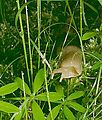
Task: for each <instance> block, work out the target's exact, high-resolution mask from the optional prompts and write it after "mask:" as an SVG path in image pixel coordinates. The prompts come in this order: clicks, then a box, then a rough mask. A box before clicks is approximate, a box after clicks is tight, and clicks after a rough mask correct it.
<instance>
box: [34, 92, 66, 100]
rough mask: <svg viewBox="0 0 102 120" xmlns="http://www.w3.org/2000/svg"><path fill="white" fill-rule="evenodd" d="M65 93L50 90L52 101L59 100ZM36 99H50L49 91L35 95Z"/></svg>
mask: <svg viewBox="0 0 102 120" xmlns="http://www.w3.org/2000/svg"><path fill="white" fill-rule="evenodd" d="M63 97H64V96H63V95H61V94H59V93H57V92H49V98H50V102H56V101H58V100H61V99H63ZM35 99H36V100H41V101H48V98H47V93H41V94H39V95H37V96H35Z"/></svg>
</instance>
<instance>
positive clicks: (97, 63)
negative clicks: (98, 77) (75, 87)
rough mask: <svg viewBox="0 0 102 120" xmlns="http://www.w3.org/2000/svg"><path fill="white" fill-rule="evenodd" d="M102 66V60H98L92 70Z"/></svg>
mask: <svg viewBox="0 0 102 120" xmlns="http://www.w3.org/2000/svg"><path fill="white" fill-rule="evenodd" d="M101 66H102V61H98V62H96V63H95V64H94V65H93V66H92V70H97V69H98V68H99V67H101Z"/></svg>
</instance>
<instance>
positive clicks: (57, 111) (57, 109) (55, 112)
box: [47, 105, 62, 120]
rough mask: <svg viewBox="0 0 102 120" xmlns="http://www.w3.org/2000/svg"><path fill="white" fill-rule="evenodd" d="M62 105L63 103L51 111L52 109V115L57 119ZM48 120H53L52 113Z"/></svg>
mask: <svg viewBox="0 0 102 120" xmlns="http://www.w3.org/2000/svg"><path fill="white" fill-rule="evenodd" d="M61 106H62V105H58V106H56V107H54V108H53V109H52V110H51V111H52V116H53V119H55V118H56V117H57V115H58V113H59V110H60V109H61ZM47 120H51V114H50V113H49V115H48V117H47Z"/></svg>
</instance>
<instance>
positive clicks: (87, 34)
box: [82, 32, 96, 40]
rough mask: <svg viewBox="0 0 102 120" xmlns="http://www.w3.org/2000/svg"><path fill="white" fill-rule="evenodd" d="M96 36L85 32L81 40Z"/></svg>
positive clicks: (93, 33)
mask: <svg viewBox="0 0 102 120" xmlns="http://www.w3.org/2000/svg"><path fill="white" fill-rule="evenodd" d="M94 36H96V32H86V33H85V34H84V35H83V36H82V40H88V39H90V38H92V37H94Z"/></svg>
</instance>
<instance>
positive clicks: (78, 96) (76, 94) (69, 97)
mask: <svg viewBox="0 0 102 120" xmlns="http://www.w3.org/2000/svg"><path fill="white" fill-rule="evenodd" d="M83 95H84V92H83V91H77V92H74V93H72V94H71V95H69V96H68V97H67V100H74V99H77V98H80V97H82V96H83Z"/></svg>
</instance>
